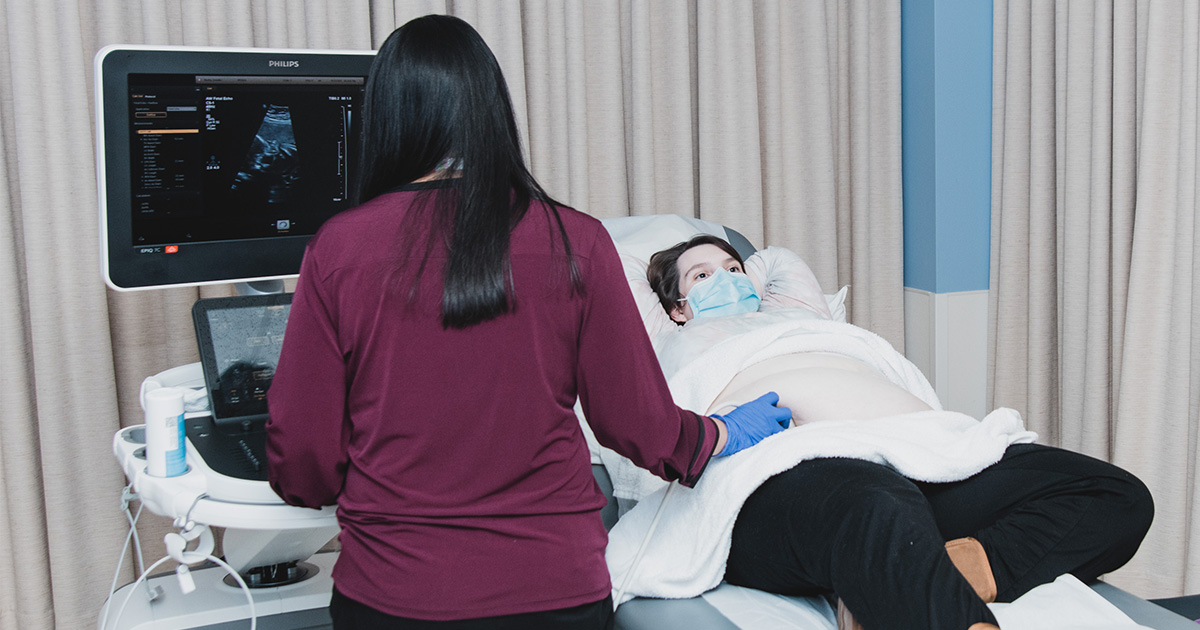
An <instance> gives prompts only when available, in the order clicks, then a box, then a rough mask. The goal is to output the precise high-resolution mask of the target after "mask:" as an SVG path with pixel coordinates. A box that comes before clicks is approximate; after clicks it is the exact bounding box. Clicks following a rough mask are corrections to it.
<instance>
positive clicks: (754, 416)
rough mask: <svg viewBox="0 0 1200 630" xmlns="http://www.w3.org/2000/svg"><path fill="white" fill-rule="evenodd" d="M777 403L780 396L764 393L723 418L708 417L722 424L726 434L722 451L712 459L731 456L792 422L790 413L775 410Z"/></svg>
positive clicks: (777, 408) (786, 409) (783, 410)
mask: <svg viewBox="0 0 1200 630" xmlns="http://www.w3.org/2000/svg"><path fill="white" fill-rule="evenodd" d="M778 402H779V394H776V393H775V392H767V393H765V394H763V395H762V396H759V397H758V398H755V399H754V400H752V401H750V402H748V403H746V404H744V405H741V406H739V407H736V408H734V410H733V411H730V412H729V413H727V414H725V415H723V416H710V417H712V418H717V419H719V420H721V421H722V422H724V423H725V430H726V432H727V433H728V437H727V438H726V440H725V448H723V449H721V452H720V453H717V454H716V455H715V456H714V457H723V456H725V455H733V454H734V453H736V452H738V451H740V450H742V449H745V448H750V447H751V446H754V445H755V444H758V443H759V442H761V441H762V440H763V438H766V437H768V436H771V435H775V434H776V433H779V432H780V431H782V430H784V429H786V428H787V427H788V424H790V423H791V420H792V410H791V409H788V408H787V407H777V406H776V403H778Z"/></svg>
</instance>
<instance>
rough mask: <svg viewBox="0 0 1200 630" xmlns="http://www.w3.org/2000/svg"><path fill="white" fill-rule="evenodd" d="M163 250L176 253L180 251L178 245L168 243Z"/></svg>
mask: <svg viewBox="0 0 1200 630" xmlns="http://www.w3.org/2000/svg"><path fill="white" fill-rule="evenodd" d="M163 251H164V252H166V253H168V254H174V253H175V252H177V251H179V246H178V245H167V246H166V247H164V248H163Z"/></svg>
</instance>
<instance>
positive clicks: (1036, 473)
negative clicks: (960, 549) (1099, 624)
mask: <svg viewBox="0 0 1200 630" xmlns="http://www.w3.org/2000/svg"><path fill="white" fill-rule="evenodd" d="M1153 516H1154V507H1153V501H1152V499H1151V497H1150V492H1149V491H1148V490H1147V489H1146V486H1145V485H1144V484H1142V482H1141V481H1139V480H1138V479H1137V478H1136V477H1134V476H1133V475H1131V474H1129V473H1127V472H1125V471H1124V470H1121V469H1120V468H1117V467H1115V466H1112V465H1111V464H1107V463H1105V462H1102V461H1099V460H1096V459H1093V458H1090V457H1087V456H1084V455H1080V454H1077V453H1072V452H1069V451H1064V450H1061V449H1056V448H1051V447H1047V446H1040V445H1034V444H1026V445H1014V446H1011V447H1009V449H1008V450H1007V452H1005V454H1004V457H1003V459H1001V461H1000V462H998V463H996V464H994V465H992V466H990V467H988V468H987V469H986V470H984V471H982V472H980V473H979V474H977V475H975V476H973V477H971V478H969V479H966V480H963V481H958V482H954V483H940V484H930V483H919V482H914V481H911V480H909V479H906V478H904V477H903V476H901V475H900V474H899V473H897V472H895V471H894V470H892V469H890V468H888V467H886V466H882V465H879V464H873V463H871V462H866V461H859V460H852V459H819V460H812V461H807V462H803V463H801V464H799V465H797V466H796V467H795V468H792V469H791V470H788V471H786V472H784V473H781V474H779V475H777V476H775V477H773V478H771V479H769V480H767V482H766V483H764V484H763V485H762V486H760V487H759V488H758V490H756V491H755V492H754V494H752V495H750V498H749V499H748V500H747V501H746V504H745V505H744V506H743V508H742V511H741V512H740V513H739V515H738V517H737V522H736V524H735V526H734V530H733V546H732V549H731V550H730V554H729V563H728V565H727V567H726V572H725V578H726V580H727V581H728V582H730V583H732V584H737V585H741V586H748V587H752V588H757V589H761V590H765V591H770V592H774V593H782V594H789V595H815V594H828V593H836V594H837V596H838V597H840V598H841V599H842V600H843V601H844V602H845V603H846V606H847V607H848V608H849V609H850V611H851V612H853V613H854V616H855V618H856V619H857V620H858V622H859V623H861V624H862V625H863V627H864V628H867V629H868V630H887V629H888V628H898V629H904V628H929V629H931V630H940V629H945V630H966V629H967V628H969V627H970V626H971V624H973V623H976V622H980V621H987V622H990V623H995V618H994V617H993V616H992V614H991V612H990V611H989V610H988V609H987V607H986V606H985V605H984V603H983V602H982V601H981V600H980V599H979V598H978V597H977V596H976V595H975V592H974V591H973V590H972V589H971V586H970V585H969V584H968V583H967V581H966V580H965V579H964V578H963V577H962V576H961V575H960V574H959V573H958V571H957V570H956V569H955V568H954V565H953V564H952V563H951V562H950V558H949V556H948V555H947V554H946V552H945V547H944V545H945V542H946V541H947V540H953V539H955V538H962V537H964V536H972V537H974V538H976V539H978V540H979V542H980V543H982V544H983V548H984V550H985V551H986V552H987V555H988V561H989V562H990V564H991V567H992V572H993V573H994V574H995V577H996V586H997V588H998V590H999V596H998V598H997V599H998V600H999V601H1012V600H1013V599H1015V598H1016V597H1018V596H1020V595H1021V594H1023V593H1025V592H1026V591H1028V590H1029V589H1031V588H1033V587H1035V586H1037V585H1039V584H1043V583H1046V582H1050V581H1052V580H1054V578H1056V577H1058V576H1059V575H1061V574H1063V573H1072V574H1074V575H1075V576H1076V577H1078V578H1079V579H1080V580H1083V581H1085V582H1086V581H1089V580H1092V579H1094V578H1096V577H1097V576H1099V575H1101V574H1103V573H1107V572H1109V571H1112V570H1114V569H1116V568H1118V567H1120V566H1121V565H1123V564H1125V563H1126V562H1128V561H1129V559H1130V558H1132V557H1133V554H1134V552H1136V551H1137V548H1138V545H1140V544H1141V542H1142V538H1143V537H1144V536H1145V535H1146V531H1147V530H1148V529H1149V528H1150V521H1151V520H1152V519H1153Z"/></svg>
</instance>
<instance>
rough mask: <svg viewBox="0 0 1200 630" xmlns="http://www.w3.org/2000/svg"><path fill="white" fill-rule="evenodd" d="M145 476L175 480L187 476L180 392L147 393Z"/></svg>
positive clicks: (162, 389) (152, 391)
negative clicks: (179, 476)
mask: <svg viewBox="0 0 1200 630" xmlns="http://www.w3.org/2000/svg"><path fill="white" fill-rule="evenodd" d="M145 406H146V473H147V474H150V475H153V476H155V477H174V476H176V475H182V474H183V473H185V472H187V462H186V461H185V459H186V455H187V446H186V445H187V441H186V436H185V434H184V425H183V390H181V389H179V388H178V387H160V388H158V389H154V390H151V391H148V392H146V394H145Z"/></svg>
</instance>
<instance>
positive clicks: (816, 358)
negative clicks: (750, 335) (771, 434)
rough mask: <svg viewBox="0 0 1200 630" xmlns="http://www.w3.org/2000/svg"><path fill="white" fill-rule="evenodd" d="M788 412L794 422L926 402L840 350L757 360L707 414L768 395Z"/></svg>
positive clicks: (892, 411) (862, 415)
mask: <svg viewBox="0 0 1200 630" xmlns="http://www.w3.org/2000/svg"><path fill="white" fill-rule="evenodd" d="M767 392H775V393H777V394H779V406H781V407H788V408H789V409H791V410H792V421H793V422H794V423H795V424H805V423H809V422H819V421H821V420H863V419H868V418H882V417H886V416H893V415H897V414H901V413H909V412H913V411H927V410H929V409H930V407H929V405H927V404H925V403H924V402H923V401H921V399H919V398H917V397H916V396H913V395H912V394H910V393H908V392H907V391H906V390H905V389H904V388H902V387H899V386H897V385H895V384H893V383H892V382H891V381H889V380H887V379H886V378H884V377H883V375H881V374H879V372H876V371H875V370H874V369H873V368H871V367H870V366H868V365H867V364H865V363H862V362H861V361H856V360H854V359H851V358H849V357H845V356H842V355H838V354H829V353H823V352H804V353H798V354H785V355H782V356H778V357H774V358H771V359H767V360H766V361H761V362H759V363H755V364H754V365H752V366H750V367H748V368H746V369H744V370H742V371H741V372H739V373H738V374H737V376H735V377H733V379H732V380H731V381H729V384H728V385H727V386H726V387H725V389H724V390H722V392H721V393H720V394H719V395H718V396H717V399H716V400H715V401H713V404H712V406H711V407H709V409H708V413H710V414H712V413H722V412H726V411H729V410H730V409H732V408H733V407H735V406H737V405H740V404H742V403H745V402H749V401H751V400H754V399H755V398H758V397H759V396H761V395H763V394H765V393H767Z"/></svg>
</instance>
